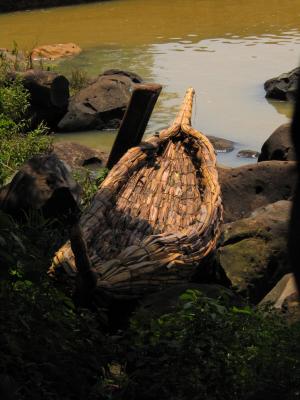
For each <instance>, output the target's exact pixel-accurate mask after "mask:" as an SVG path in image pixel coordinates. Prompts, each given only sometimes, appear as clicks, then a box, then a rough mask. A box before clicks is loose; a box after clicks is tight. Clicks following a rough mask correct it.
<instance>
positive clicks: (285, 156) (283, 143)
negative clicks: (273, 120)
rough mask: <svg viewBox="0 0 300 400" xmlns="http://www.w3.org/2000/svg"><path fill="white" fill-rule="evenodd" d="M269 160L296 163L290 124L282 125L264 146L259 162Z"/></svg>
mask: <svg viewBox="0 0 300 400" xmlns="http://www.w3.org/2000/svg"><path fill="white" fill-rule="evenodd" d="M267 160H280V161H296V154H295V151H294V146H293V144H292V139H291V124H290V123H287V124H283V125H280V126H279V128H277V129H276V130H275V131H274V132H273V133H272V135H271V136H270V137H269V138H268V139H267V140H266V141H265V143H264V144H263V146H262V148H261V153H260V155H259V157H258V161H259V162H260V161H267Z"/></svg>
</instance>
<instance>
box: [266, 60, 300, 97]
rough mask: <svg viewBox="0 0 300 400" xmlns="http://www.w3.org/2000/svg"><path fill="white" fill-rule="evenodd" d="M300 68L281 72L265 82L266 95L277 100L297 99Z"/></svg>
mask: <svg viewBox="0 0 300 400" xmlns="http://www.w3.org/2000/svg"><path fill="white" fill-rule="evenodd" d="M299 75H300V68H299V67H297V68H294V69H293V70H292V71H289V72H287V73H284V74H281V75H279V76H277V77H275V78H272V79H269V80H267V81H266V82H265V84H264V88H265V91H266V97H268V98H272V99H276V100H295V97H296V91H297V82H298V78H299Z"/></svg>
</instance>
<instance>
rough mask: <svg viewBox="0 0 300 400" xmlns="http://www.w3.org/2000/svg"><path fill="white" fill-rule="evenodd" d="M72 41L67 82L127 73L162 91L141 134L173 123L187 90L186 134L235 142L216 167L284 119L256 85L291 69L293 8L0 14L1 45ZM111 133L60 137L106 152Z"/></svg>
mask: <svg viewBox="0 0 300 400" xmlns="http://www.w3.org/2000/svg"><path fill="white" fill-rule="evenodd" d="M13 41H16V42H17V43H18V46H19V48H21V49H27V50H29V49H31V48H33V47H35V46H36V45H41V44H51V43H64V42H75V43H76V44H78V45H79V46H80V47H81V48H82V49H83V52H82V53H81V54H80V55H79V56H76V57H74V58H70V59H68V60H64V61H61V62H60V63H59V65H58V68H59V70H61V71H62V72H64V73H66V74H69V73H70V71H71V70H72V69H76V68H82V69H83V70H85V71H86V72H87V73H88V74H89V75H97V74H99V73H101V72H102V71H104V70H105V69H110V68H120V69H125V70H131V71H133V72H136V73H138V74H139V75H141V76H142V77H143V78H144V79H145V80H147V81H151V82H158V83H160V84H162V85H163V92H162V94H161V96H160V99H159V101H158V104H157V106H156V107H155V109H154V112H153V115H152V117H151V121H150V124H149V126H148V129H147V133H150V132H154V131H156V130H159V129H161V128H163V127H165V126H167V125H168V124H169V123H170V122H171V121H172V119H173V118H174V117H175V114H176V111H177V110H178V107H179V104H180V102H181V99H182V97H183V95H184V93H185V90H186V88H188V87H189V86H193V87H194V88H195V90H196V100H195V107H194V114H193V126H194V127H195V128H197V129H199V130H201V131H202V132H204V133H206V134H209V135H214V136H219V137H224V138H227V139H231V140H233V141H234V142H236V149H235V151H234V152H232V153H228V154H220V155H218V158H219V162H221V163H223V164H227V165H239V164H241V163H245V162H249V160H245V159H239V158H237V157H236V153H237V151H238V150H240V149H252V150H260V147H261V145H262V143H263V142H264V141H265V139H266V138H267V137H268V136H269V135H270V134H271V133H272V131H273V130H274V129H275V128H276V127H278V126H279V125H280V124H281V123H284V122H286V121H287V120H288V119H289V118H290V116H291V113H292V105H291V104H289V103H286V102H280V101H268V100H266V99H265V97H264V94H265V93H264V89H263V83H264V81H265V80H267V79H268V78H270V77H273V76H276V75H278V74H280V73H282V72H285V71H288V70H290V69H292V68H294V67H296V66H297V65H298V62H299V59H300V1H299V0H285V1H283V0H268V1H262V0H172V1H171V0H147V1H144V0H112V1H108V2H101V3H93V4H87V5H79V6H72V7H61V8H52V9H46V10H37V11H25V12H16V13H9V14H2V15H0V47H8V48H10V47H11V46H12V42H13ZM114 136H115V134H114V133H113V132H85V133H74V134H65V135H58V136H57V140H73V141H74V140H76V141H78V142H81V143H85V144H88V145H90V146H93V147H99V148H103V149H106V150H108V149H109V148H110V147H111V144H112V142H113V139H114Z"/></svg>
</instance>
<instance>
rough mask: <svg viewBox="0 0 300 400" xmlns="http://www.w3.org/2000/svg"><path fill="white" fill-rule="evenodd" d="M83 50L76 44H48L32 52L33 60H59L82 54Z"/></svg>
mask: <svg viewBox="0 0 300 400" xmlns="http://www.w3.org/2000/svg"><path fill="white" fill-rule="evenodd" d="M81 51H82V50H81V48H80V47H79V46H77V44H75V43H58V44H46V45H43V46H39V47H35V48H34V49H33V50H32V52H31V57H32V59H33V60H41V59H43V60H57V59H58V58H63V57H70V56H74V55H76V54H79V53H81Z"/></svg>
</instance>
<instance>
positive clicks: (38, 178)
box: [0, 154, 80, 217]
mask: <svg viewBox="0 0 300 400" xmlns="http://www.w3.org/2000/svg"><path fill="white" fill-rule="evenodd" d="M79 197H80V187H79V185H78V184H77V183H76V182H75V181H74V179H73V178H72V176H71V174H70V172H69V170H68V169H67V167H66V165H65V164H64V162H63V161H61V160H59V159H58V157H57V156H56V155H55V154H47V155H42V156H35V157H33V158H31V159H30V160H29V161H28V162H27V163H26V164H24V165H23V167H22V168H21V169H20V170H19V172H17V174H16V175H15V176H14V178H13V179H12V181H11V183H10V184H8V185H6V186H5V187H3V188H1V190H0V209H1V210H3V211H5V212H6V213H8V214H11V215H14V216H22V215H24V212H25V213H27V212H28V211H30V210H32V209H33V210H41V211H43V212H44V215H45V216H46V217H60V216H62V215H63V214H65V213H69V212H70V211H72V212H77V211H78V202H79Z"/></svg>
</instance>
